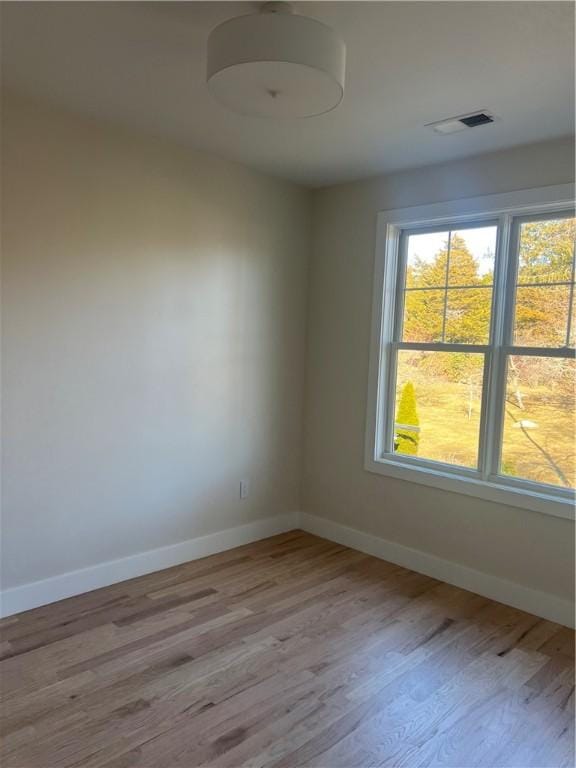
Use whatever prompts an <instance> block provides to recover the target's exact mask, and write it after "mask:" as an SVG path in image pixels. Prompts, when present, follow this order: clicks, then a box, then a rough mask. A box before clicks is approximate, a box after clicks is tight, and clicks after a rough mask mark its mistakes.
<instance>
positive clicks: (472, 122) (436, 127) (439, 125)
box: [425, 109, 498, 134]
mask: <svg viewBox="0 0 576 768" xmlns="http://www.w3.org/2000/svg"><path fill="white" fill-rule="evenodd" d="M497 119H498V118H496V117H495V116H494V115H493V114H492V113H491V112H489V111H488V110H487V109H482V110H479V111H478V112H470V113H469V114H467V115H458V116H457V117H449V118H447V119H446V120H438V121H437V122H435V123H428V124H427V125H426V126H425V128H431V129H432V130H433V131H434V133H439V134H447V133H457V132H458V131H465V130H467V129H468V128H476V127H477V126H479V125H488V124H489V123H494V122H495V121H496V120H497Z"/></svg>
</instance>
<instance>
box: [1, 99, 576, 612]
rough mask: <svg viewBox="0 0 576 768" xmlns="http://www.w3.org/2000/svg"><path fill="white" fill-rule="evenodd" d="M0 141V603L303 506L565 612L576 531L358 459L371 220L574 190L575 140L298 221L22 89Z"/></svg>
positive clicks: (238, 178) (293, 206)
mask: <svg viewBox="0 0 576 768" xmlns="http://www.w3.org/2000/svg"><path fill="white" fill-rule="evenodd" d="M3 143H4V146H3V150H4V151H3V162H4V167H3V184H4V189H3V191H4V195H3V207H2V215H3V221H2V225H3V226H2V237H3V239H2V256H3V306H2V317H3V328H2V332H3V350H2V351H3V371H2V373H3V401H2V405H3V447H4V453H3V479H4V483H3V502H4V503H3V521H2V522H3V569H4V574H3V587H4V588H9V587H12V586H17V585H20V584H25V583H27V582H30V581H34V580H37V579H42V578H45V577H49V576H53V575H57V574H61V573H65V572H67V571H70V570H73V569H76V568H82V567H86V566H90V565H94V564H97V563H101V562H103V561H106V560H110V559H113V558H120V557H123V556H126V555H130V554H133V553H136V552H141V551H145V550H148V549H154V548H156V547H160V546H163V545H166V544H172V543H177V542H180V541H183V540H186V539H189V538H193V537H196V536H199V535H203V534H206V533H211V532H214V531H218V530H223V529H226V528H229V527H232V526H235V525H239V524H242V523H245V522H250V521H253V520H257V519H261V518H264V517H269V516H273V515H276V514H280V513H283V512H291V511H295V510H297V509H299V508H300V509H304V510H305V511H306V512H309V513H311V514H315V515H319V516H321V517H326V518H330V519H332V520H334V521H336V522H340V523H343V524H346V525H350V526H353V527H356V528H359V529H361V530H364V531H366V532H368V533H373V534H376V535H378V536H382V537H384V538H387V539H389V540H392V541H396V542H399V543H401V544H405V545H407V546H411V547H415V548H417V549H421V550H423V551H425V552H428V553H431V554H434V555H437V556H439V557H442V558H446V559H448V560H453V561H455V562H458V563H462V564H464V565H468V566H470V567H473V568H476V569H478V570H481V571H485V572H488V573H491V574H493V575H496V576H500V577H503V578H507V579H511V580H512V581H517V582H519V583H521V584H525V585H526V586H529V587H534V588H538V589H541V590H544V591H549V592H551V593H554V594H556V595H559V596H561V597H566V596H568V595H569V593H570V591H571V586H572V580H573V576H572V568H573V525H572V524H571V523H569V522H568V521H566V520H561V519H558V518H552V517H546V516H544V515H540V514H537V513H533V512H527V511H523V510H521V509H516V508H510V507H503V506H499V505H496V504H490V503H488V502H484V501H479V500H475V499H473V498H471V497H465V496H459V495H456V494H451V493H446V492H443V491H439V490H433V489H431V488H426V487H424V486H420V485H413V484H409V483H405V482H402V481H399V480H393V479H391V478H385V477H381V476H377V475H373V474H370V473H368V472H366V471H365V470H364V469H363V458H364V457H363V444H364V427H365V411H366V385H367V372H368V347H369V337H370V311H371V290H372V268H373V259H374V235H375V225H376V213H377V212H378V211H379V210H385V209H390V208H398V207H406V206H410V205H419V204H425V203H430V202H437V201H441V200H449V199H453V198H457V197H471V196H474V195H483V194H490V193H494V192H503V191H508V190H512V189H520V188H527V187H532V186H541V185H545V184H557V183H563V182H566V181H570V180H571V178H572V169H573V156H572V146H571V142H569V141H557V142H550V143H544V144H540V145H534V146H532V147H524V148H519V149H515V150H510V151H507V152H502V153H497V154H494V155H487V156H484V157H482V158H476V159H470V160H468V161H461V162H457V163H453V164H446V165H443V166H438V167H432V168H428V169H421V170H418V171H412V172H407V173H403V174H397V175H392V176H388V177H386V178H380V179H378V178H377V179H371V180H368V181H364V182H359V183H355V184H347V185H342V186H339V187H333V188H330V189H325V190H321V191H318V192H316V193H314V196H313V205H312V206H311V205H310V204H311V199H310V193H308V192H306V191H304V190H301V189H299V188H297V187H295V186H292V185H289V184H285V183H281V182H277V181H273V180H271V179H269V178H266V177H263V176H261V175H258V174H256V173H252V172H251V171H249V170H247V169H246V168H243V167H241V166H239V165H235V164H232V163H228V162H226V161H223V160H219V159H217V158H214V157H211V156H207V155H205V154H201V153H192V152H190V151H189V150H184V149H179V148H176V147H173V146H171V145H170V144H169V143H164V142H162V141H159V140H158V141H156V140H153V139H145V138H141V137H137V136H134V135H130V134H128V133H123V132H121V131H120V130H118V129H116V128H111V127H107V126H105V125H104V124H101V123H97V122H92V121H90V120H85V119H82V118H79V117H76V116H73V115H69V114H66V113H65V112H62V111H59V110H57V109H53V108H50V107H47V106H40V105H37V104H33V103H31V102H27V101H26V100H23V99H21V98H19V97H18V98H16V97H15V96H14V95H12V96H11V97H9V98H8V99H7V100H6V101H5V102H4V110H3ZM311 213H313V217H314V252H313V259H312V262H311V264H310V270H309V275H308V250H309V234H310V225H311ZM307 278H309V281H310V295H309V301H308V311H309V324H308V337H309V338H308V351H307V369H306V397H307V399H306V410H305V418H304V424H305V457H304V462H303V458H302V455H301V444H302V434H301V431H302V423H303V419H302V382H303V381H304V378H305V377H304V352H305V350H304V343H305V336H306V312H307V308H306V284H307ZM302 463H304V484H303V498H301V496H300V483H301V468H302ZM244 477H249V478H250V479H251V495H250V496H249V498H248V499H246V500H244V501H240V500H239V498H238V486H239V482H240V479H241V478H244Z"/></svg>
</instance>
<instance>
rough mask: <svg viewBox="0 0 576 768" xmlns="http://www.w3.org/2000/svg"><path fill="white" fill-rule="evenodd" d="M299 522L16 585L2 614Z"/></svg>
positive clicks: (0, 606) (284, 519)
mask: <svg viewBox="0 0 576 768" xmlns="http://www.w3.org/2000/svg"><path fill="white" fill-rule="evenodd" d="M299 524H300V515H299V513H298V512H294V513H290V514H286V515H277V516H275V517H268V518H265V519H263V520H256V521H254V522H253V523H247V524H246V525H240V526H238V527H236V528H228V529H227V530H225V531H219V532H218V533H211V534H208V535H207V536H199V537H198V538H196V539H189V540H188V541H182V542H179V543H178V544H171V545H169V546H167V547H159V548H158V549H152V550H149V551H148V552H140V553H138V554H137V555H130V556H129V557H124V558H122V559H120V560H110V561H108V562H105V563H100V564H98V565H94V566H91V567H89V568H82V569H81V570H78V571H69V572H68V573H63V574H61V575H59V576H52V577H51V578H49V579H43V580H42V581H34V582H31V583H30V584H23V585H22V586H20V587H12V588H11V589H6V590H3V591H2V592H0V616H11V615H12V614H14V613H21V612H22V611H27V610H29V609H30V608H37V607H38V606H40V605H47V604H48V603H54V602H56V600H63V599H64V598H66V597H73V596H74V595H80V594H83V593H84V592H91V591H92V590H93V589H99V588H100V587H107V586H109V585H110V584H117V583H118V582H119V581H126V579H133V578H135V577H136V576H144V575H145V574H147V573H152V572H153V571H160V570H162V569H163V568H170V567H171V566H173V565H180V564H181V563H186V562H188V561H190V560H197V559H198V558H200V557H207V556H208V555H213V554H215V553H216V552H224V550H226V549H233V548H234V547H240V546H242V545H243V544H250V543H251V542H253V541H258V540H259V539H266V538H268V536H275V535H276V534H278V533H285V532H286V531H291V530H293V529H294V528H298V527H299Z"/></svg>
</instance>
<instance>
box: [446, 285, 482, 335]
mask: <svg viewBox="0 0 576 768" xmlns="http://www.w3.org/2000/svg"><path fill="white" fill-rule="evenodd" d="M491 302H492V289H491V288H449V289H448V292H447V305H446V327H445V331H444V341H447V342H450V343H451V344H487V343H488V335H489V331H490V309H491Z"/></svg>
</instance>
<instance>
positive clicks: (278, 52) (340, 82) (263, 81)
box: [207, 3, 346, 117]
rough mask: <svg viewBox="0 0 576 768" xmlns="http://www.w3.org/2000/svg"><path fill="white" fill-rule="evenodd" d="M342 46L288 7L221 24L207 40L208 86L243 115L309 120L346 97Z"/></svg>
mask: <svg viewBox="0 0 576 768" xmlns="http://www.w3.org/2000/svg"><path fill="white" fill-rule="evenodd" d="M345 63H346V47H345V45H344V43H343V41H342V40H341V39H340V38H338V37H337V36H336V35H335V34H334V32H333V31H332V30H331V29H330V27H327V26H326V25H325V24H322V23H321V22H319V21H316V20H315V19H310V18H308V17H306V16H298V15H292V13H291V9H290V6H289V5H288V4H287V3H266V4H265V5H264V6H263V9H262V12H261V13H259V14H254V15H249V16H239V17H237V18H234V19H230V20H229V21H226V22H224V23H223V24H220V26H218V27H216V29H214V30H213V31H212V32H211V34H210V37H209V38H208V71H207V80H208V88H209V90H210V92H211V93H212V95H213V96H214V98H215V99H217V101H219V102H220V103H221V104H223V105H224V106H226V107H228V108H229V109H231V110H233V111H234V112H239V113H241V114H244V115H254V116H258V117H311V116H313V115H320V114H322V113H323V112H328V111H330V110H331V109H334V108H335V107H337V106H338V104H339V103H340V102H341V100H342V97H343V95H344V71H345Z"/></svg>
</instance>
